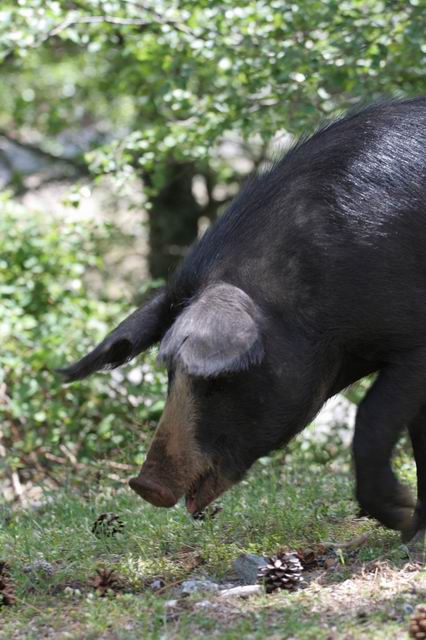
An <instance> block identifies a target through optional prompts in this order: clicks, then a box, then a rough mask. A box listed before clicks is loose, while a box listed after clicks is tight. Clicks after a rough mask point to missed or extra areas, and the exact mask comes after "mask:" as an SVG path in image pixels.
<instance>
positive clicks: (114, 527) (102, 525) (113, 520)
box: [92, 512, 124, 538]
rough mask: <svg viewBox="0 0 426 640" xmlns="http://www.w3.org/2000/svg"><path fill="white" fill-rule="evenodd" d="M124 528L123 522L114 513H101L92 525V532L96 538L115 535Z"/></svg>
mask: <svg viewBox="0 0 426 640" xmlns="http://www.w3.org/2000/svg"><path fill="white" fill-rule="evenodd" d="M123 529H124V523H123V521H122V520H121V518H119V517H118V515H117V514H116V513H110V512H108V513H101V515H100V516H98V517H97V518H96V520H95V522H94V523H93V525H92V533H94V534H95V536H97V537H98V538H100V537H102V536H109V537H111V536H115V535H116V534H117V533H121V532H122V531H123Z"/></svg>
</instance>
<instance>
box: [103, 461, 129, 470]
mask: <svg viewBox="0 0 426 640" xmlns="http://www.w3.org/2000/svg"><path fill="white" fill-rule="evenodd" d="M102 464H105V465H106V466H107V467H112V468H113V469H123V470H124V471H128V470H132V469H134V465H132V464H125V463H124V462H113V461H112V460H102Z"/></svg>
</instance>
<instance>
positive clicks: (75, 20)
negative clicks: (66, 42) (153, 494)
mask: <svg viewBox="0 0 426 640" xmlns="http://www.w3.org/2000/svg"><path fill="white" fill-rule="evenodd" d="M146 10H147V9H146ZM151 13H152V14H153V15H154V16H155V21H156V22H157V23H158V24H160V25H168V26H171V27H173V28H174V29H176V30H177V31H182V33H186V34H189V35H191V36H193V37H197V36H196V35H195V34H194V33H193V32H192V31H191V29H189V28H188V27H186V26H185V25H184V24H182V23H179V22H176V21H175V20H164V19H163V18H162V17H161V16H160V15H159V14H158V13H156V12H154V11H153V10H151ZM104 23H107V24H114V25H119V26H134V27H139V28H142V29H143V30H145V29H147V28H149V27H151V26H152V24H153V22H152V21H151V22H150V21H147V20H141V19H140V18H121V17H119V16H108V15H102V16H77V15H74V16H72V15H71V16H69V17H68V18H66V19H65V20H63V22H60V23H59V24H58V25H56V27H53V29H50V31H48V33H47V34H46V35H45V36H43V38H42V39H41V40H40V41H39V42H38V43H37V45H35V46H38V45H40V44H42V43H43V42H46V40H48V39H49V38H52V37H54V36H57V35H58V34H60V33H61V32H62V31H65V30H66V29H68V28H69V27H72V26H73V25H78V24H104Z"/></svg>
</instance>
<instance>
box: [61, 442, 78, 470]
mask: <svg viewBox="0 0 426 640" xmlns="http://www.w3.org/2000/svg"><path fill="white" fill-rule="evenodd" d="M59 448H60V450H61V451H62V453H63V454H64V455H65V456H66V458H68V460H69V461H70V462H71V464H72V465H73V467H78V466H79V462H78V460H77V458H76V457H75V455H74V454H73V453H72V451H70V450H69V449H68V448H67V447H66V446H65V445H64V444H60V445H59Z"/></svg>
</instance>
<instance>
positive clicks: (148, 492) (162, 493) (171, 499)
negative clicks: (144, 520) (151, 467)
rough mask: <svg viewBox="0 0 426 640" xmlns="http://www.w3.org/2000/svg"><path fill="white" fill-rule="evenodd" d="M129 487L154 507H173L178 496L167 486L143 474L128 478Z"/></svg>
mask: <svg viewBox="0 0 426 640" xmlns="http://www.w3.org/2000/svg"><path fill="white" fill-rule="evenodd" d="M129 485H130V488H131V489H133V491H136V493H137V494H138V495H140V496H141V498H143V499H144V500H147V501H148V502H150V503H151V504H153V505H154V506H155V507H173V506H174V505H175V504H176V502H177V501H178V498H176V497H175V495H174V494H173V492H172V491H170V489H168V488H167V487H165V486H163V485H161V484H159V483H158V482H156V481H155V480H152V479H151V478H147V477H145V476H143V475H140V476H137V477H135V478H130V480H129Z"/></svg>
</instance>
